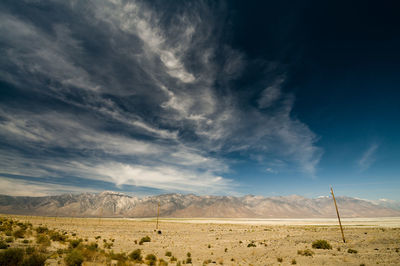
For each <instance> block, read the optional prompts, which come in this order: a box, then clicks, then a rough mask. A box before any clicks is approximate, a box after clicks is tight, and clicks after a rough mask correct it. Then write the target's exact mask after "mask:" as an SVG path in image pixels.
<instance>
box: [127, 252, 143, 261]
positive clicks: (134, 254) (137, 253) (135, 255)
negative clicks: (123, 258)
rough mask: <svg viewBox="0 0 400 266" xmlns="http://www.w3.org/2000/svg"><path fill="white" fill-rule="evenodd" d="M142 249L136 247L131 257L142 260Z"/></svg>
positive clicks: (134, 259)
mask: <svg viewBox="0 0 400 266" xmlns="http://www.w3.org/2000/svg"><path fill="white" fill-rule="evenodd" d="M141 253H142V251H141V250H140V249H135V250H134V251H132V252H131V253H130V254H129V258H130V259H131V260H133V261H135V262H142V260H143V257H142V254H141Z"/></svg>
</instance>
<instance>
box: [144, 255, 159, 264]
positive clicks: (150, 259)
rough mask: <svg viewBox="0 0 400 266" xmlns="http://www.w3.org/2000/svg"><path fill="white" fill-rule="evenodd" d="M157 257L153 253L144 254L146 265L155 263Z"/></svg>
mask: <svg viewBox="0 0 400 266" xmlns="http://www.w3.org/2000/svg"><path fill="white" fill-rule="evenodd" d="M156 263H157V257H156V255H154V254H147V255H146V264H148V265H156Z"/></svg>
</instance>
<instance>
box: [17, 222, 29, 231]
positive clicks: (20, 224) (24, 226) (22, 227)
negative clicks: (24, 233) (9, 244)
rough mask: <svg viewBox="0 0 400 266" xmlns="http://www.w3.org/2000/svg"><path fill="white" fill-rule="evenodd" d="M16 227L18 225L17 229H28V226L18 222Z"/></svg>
mask: <svg viewBox="0 0 400 266" xmlns="http://www.w3.org/2000/svg"><path fill="white" fill-rule="evenodd" d="M17 225H18V226H19V228H21V229H22V230H26V229H28V225H27V224H26V223H25V224H24V223H21V222H18V223H17Z"/></svg>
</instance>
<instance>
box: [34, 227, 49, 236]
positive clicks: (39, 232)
mask: <svg viewBox="0 0 400 266" xmlns="http://www.w3.org/2000/svg"><path fill="white" fill-rule="evenodd" d="M48 231H49V229H48V228H47V227H45V226H39V227H38V228H36V233H38V234H44V233H47V232H48Z"/></svg>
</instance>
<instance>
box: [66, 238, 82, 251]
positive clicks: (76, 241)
mask: <svg viewBox="0 0 400 266" xmlns="http://www.w3.org/2000/svg"><path fill="white" fill-rule="evenodd" d="M81 242H82V239H73V240H70V241H69V247H70V248H71V249H73V248H76V247H78V246H79V244H80V243H81Z"/></svg>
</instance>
